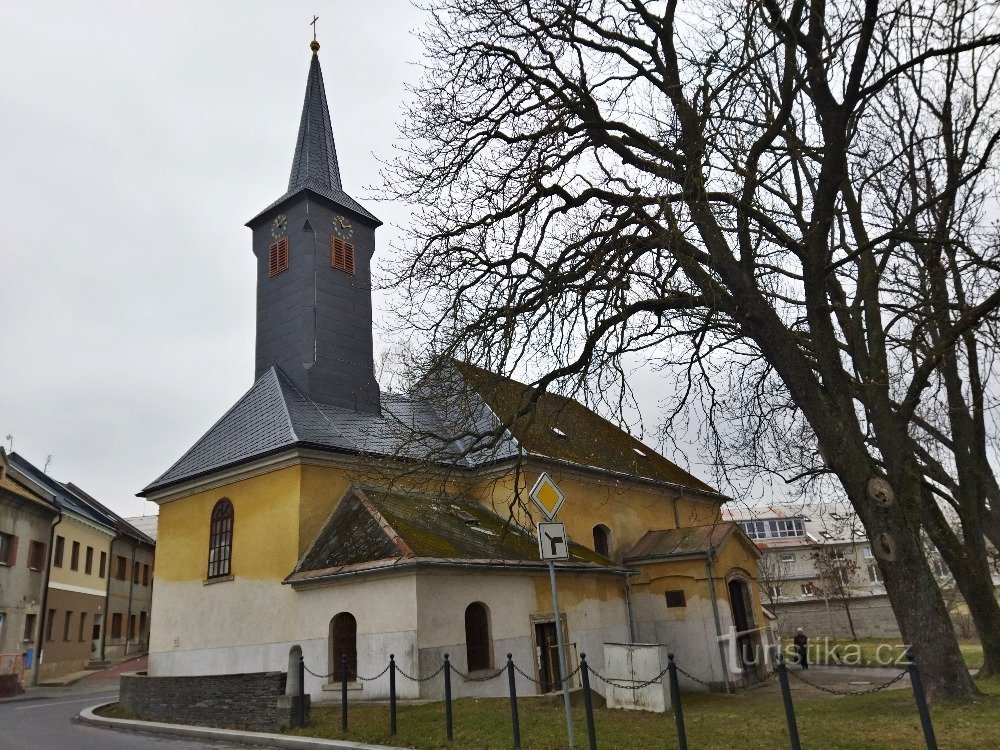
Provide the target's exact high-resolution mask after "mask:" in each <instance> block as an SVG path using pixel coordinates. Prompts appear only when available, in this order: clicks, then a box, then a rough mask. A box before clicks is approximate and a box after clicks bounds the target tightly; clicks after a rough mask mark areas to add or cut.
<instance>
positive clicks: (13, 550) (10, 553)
mask: <svg viewBox="0 0 1000 750" xmlns="http://www.w3.org/2000/svg"><path fill="white" fill-rule="evenodd" d="M16 562H17V537H16V536H12V537H11V538H10V545H9V546H8V547H7V564H8V565H14V564H15V563H16Z"/></svg>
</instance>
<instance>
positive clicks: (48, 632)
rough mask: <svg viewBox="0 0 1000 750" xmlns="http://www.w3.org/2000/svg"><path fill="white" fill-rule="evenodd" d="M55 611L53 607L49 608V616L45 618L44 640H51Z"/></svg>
mask: <svg viewBox="0 0 1000 750" xmlns="http://www.w3.org/2000/svg"><path fill="white" fill-rule="evenodd" d="M55 619H56V611H55V610H54V609H50V610H49V616H48V617H46V618H45V640H47V641H51V640H52V623H53V622H55Z"/></svg>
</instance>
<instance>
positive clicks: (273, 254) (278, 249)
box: [267, 237, 288, 276]
mask: <svg viewBox="0 0 1000 750" xmlns="http://www.w3.org/2000/svg"><path fill="white" fill-rule="evenodd" d="M287 270H288V238H287V237H282V238H281V239H280V240H278V241H277V242H275V243H274V244H273V245H271V247H270V249H269V250H268V253H267V275H268V276H277V275H278V274H279V273H281V272H282V271H287Z"/></svg>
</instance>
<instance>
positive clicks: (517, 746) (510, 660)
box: [507, 654, 521, 750]
mask: <svg viewBox="0 0 1000 750" xmlns="http://www.w3.org/2000/svg"><path fill="white" fill-rule="evenodd" d="M507 682H508V684H509V685H510V721H511V724H512V725H513V728H514V750H521V722H520V721H519V720H518V718H517V685H516V684H515V682H514V657H513V655H512V654H507Z"/></svg>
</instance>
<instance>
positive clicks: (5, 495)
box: [0, 448, 59, 697]
mask: <svg viewBox="0 0 1000 750" xmlns="http://www.w3.org/2000/svg"><path fill="white" fill-rule="evenodd" d="M58 517H59V510H58V509H57V508H56V506H55V505H54V504H53V502H52V499H51V496H48V495H47V494H46V493H45V492H44V490H42V489H41V488H39V487H37V486H35V485H33V484H32V483H22V482H19V481H17V480H16V479H15V477H14V476H13V475H12V473H11V472H10V463H9V461H8V458H7V453H6V452H5V451H4V449H3V448H0V697H2V696H4V695H9V694H13V693H14V692H18V691H19V689H20V688H19V685H18V683H20V682H21V680H22V675H23V676H24V682H25V683H27V684H30V681H31V677H32V674H33V672H34V670H35V668H36V666H37V662H38V660H37V659H36V658H35V656H36V654H37V648H38V647H37V639H38V634H39V630H40V627H39V624H40V622H41V616H40V615H41V609H42V601H43V600H44V598H45V578H46V575H47V572H48V549H49V544H50V538H51V535H52V528H53V523H54V522H55V521H56V520H57V519H58ZM15 677H16V679H15Z"/></svg>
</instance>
